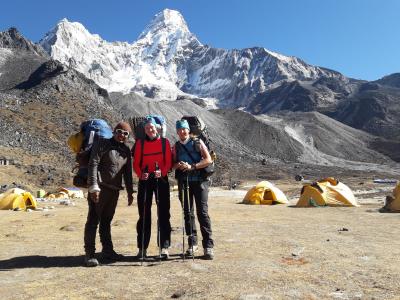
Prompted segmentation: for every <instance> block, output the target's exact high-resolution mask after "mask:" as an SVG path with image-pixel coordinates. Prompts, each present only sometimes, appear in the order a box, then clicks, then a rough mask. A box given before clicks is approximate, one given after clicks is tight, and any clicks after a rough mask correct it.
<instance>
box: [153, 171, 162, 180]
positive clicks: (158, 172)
mask: <svg viewBox="0 0 400 300" xmlns="http://www.w3.org/2000/svg"><path fill="white" fill-rule="evenodd" d="M154 177H155V178H160V177H161V170H155V171H154Z"/></svg>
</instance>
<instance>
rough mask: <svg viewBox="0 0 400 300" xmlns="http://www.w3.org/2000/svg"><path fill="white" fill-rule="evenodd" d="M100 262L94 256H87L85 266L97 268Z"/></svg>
mask: <svg viewBox="0 0 400 300" xmlns="http://www.w3.org/2000/svg"><path fill="white" fill-rule="evenodd" d="M98 265H99V261H98V260H97V259H96V258H95V257H94V256H92V255H85V266H86V267H97V266H98Z"/></svg>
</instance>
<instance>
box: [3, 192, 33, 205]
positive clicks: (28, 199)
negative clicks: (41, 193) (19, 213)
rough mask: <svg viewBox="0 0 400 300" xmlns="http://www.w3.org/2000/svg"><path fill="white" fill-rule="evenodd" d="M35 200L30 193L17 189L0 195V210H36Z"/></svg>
mask: <svg viewBox="0 0 400 300" xmlns="http://www.w3.org/2000/svg"><path fill="white" fill-rule="evenodd" d="M36 207H37V203H36V199H35V198H34V197H33V196H32V194H31V193H29V192H26V191H24V190H22V189H19V188H13V189H10V190H8V191H6V192H4V193H3V194H0V209H27V208H31V209H36Z"/></svg>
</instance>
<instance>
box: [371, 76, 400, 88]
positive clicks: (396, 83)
mask: <svg viewBox="0 0 400 300" xmlns="http://www.w3.org/2000/svg"><path fill="white" fill-rule="evenodd" d="M374 82H375V83H378V84H381V85H386V86H391V87H394V88H400V73H394V74H390V75H388V76H385V77H383V78H381V79H379V80H376V81H374Z"/></svg>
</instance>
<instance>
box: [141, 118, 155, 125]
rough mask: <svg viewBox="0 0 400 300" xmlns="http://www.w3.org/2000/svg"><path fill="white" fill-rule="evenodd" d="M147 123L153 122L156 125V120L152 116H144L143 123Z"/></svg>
mask: <svg viewBox="0 0 400 300" xmlns="http://www.w3.org/2000/svg"><path fill="white" fill-rule="evenodd" d="M149 123H151V124H153V125H154V126H156V125H157V122H156V120H155V119H154V118H153V117H150V116H146V117H145V119H144V121H143V125H146V124H149Z"/></svg>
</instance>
